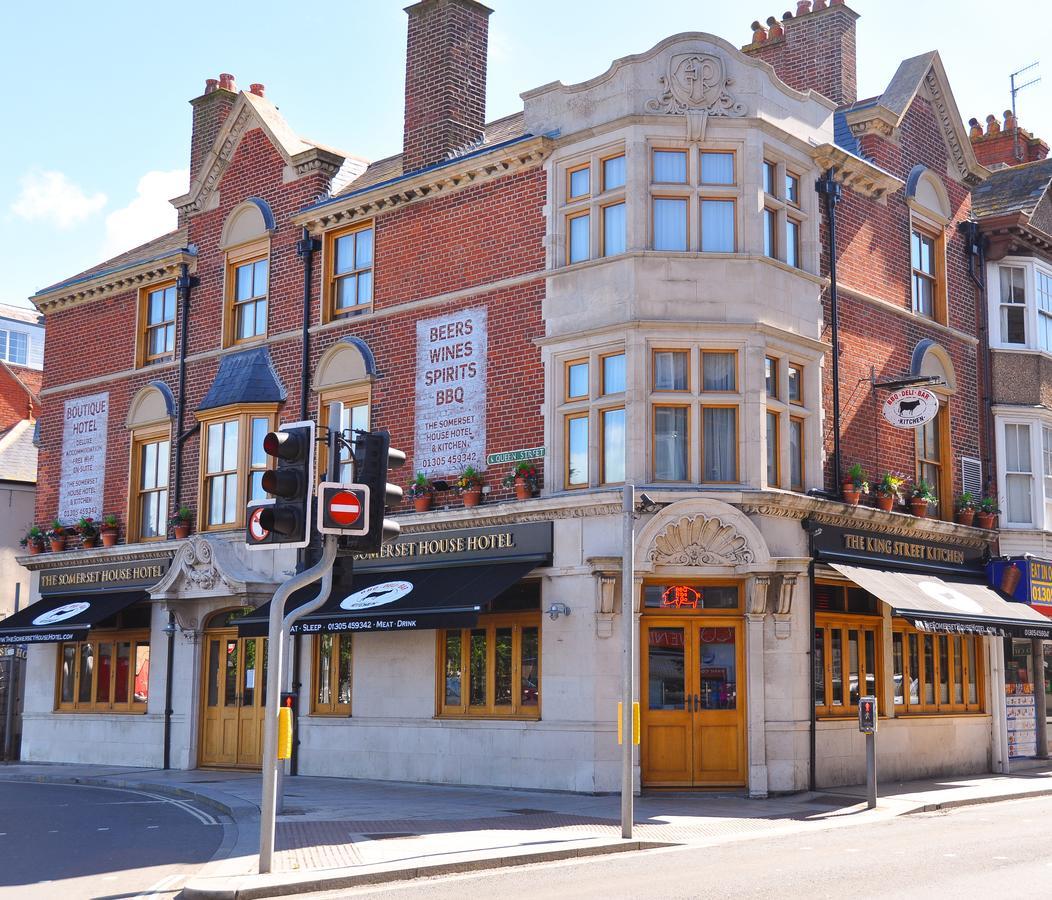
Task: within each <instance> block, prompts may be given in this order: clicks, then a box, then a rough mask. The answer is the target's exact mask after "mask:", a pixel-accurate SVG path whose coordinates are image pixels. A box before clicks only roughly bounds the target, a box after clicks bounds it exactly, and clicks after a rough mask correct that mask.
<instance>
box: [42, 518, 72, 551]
mask: <svg viewBox="0 0 1052 900" xmlns="http://www.w3.org/2000/svg"><path fill="white" fill-rule="evenodd" d="M68 535H69V529H68V528H66V526H65V525H63V524H62V523H61V522H60V521H59V520H58V519H55V521H54V522H52V523H51V527H50V528H49V529H48V530H47V534H46V535H45V537H46V538H47V541H48V543H50V544H51V552H52V553H61V552H62V551H63V550H65V549H66V537H67V536H68Z"/></svg>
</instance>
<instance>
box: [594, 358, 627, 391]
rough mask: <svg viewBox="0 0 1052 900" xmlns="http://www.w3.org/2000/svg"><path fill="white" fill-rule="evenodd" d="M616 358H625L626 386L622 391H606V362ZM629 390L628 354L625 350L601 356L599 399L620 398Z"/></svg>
mask: <svg viewBox="0 0 1052 900" xmlns="http://www.w3.org/2000/svg"><path fill="white" fill-rule="evenodd" d="M615 356H623V357H624V358H625V386H624V388H623V389H622V390H620V391H608V390H607V389H606V361H607V360H608V359H612V358H613V357H615ZM627 390H628V354H627V353H626V352H625V350H624V349H621V350H611V351H610V352H609V353H600V354H599V397H618V396H621V395H622V394H624V393H625V392H626V391H627Z"/></svg>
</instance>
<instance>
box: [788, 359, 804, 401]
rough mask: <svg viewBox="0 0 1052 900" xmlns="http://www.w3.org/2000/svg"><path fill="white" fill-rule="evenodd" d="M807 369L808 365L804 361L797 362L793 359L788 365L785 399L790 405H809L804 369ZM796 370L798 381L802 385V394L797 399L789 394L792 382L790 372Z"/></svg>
mask: <svg viewBox="0 0 1052 900" xmlns="http://www.w3.org/2000/svg"><path fill="white" fill-rule="evenodd" d="M805 369H806V366H805V365H804V364H803V363H797V362H792V361H790V362H789V364H788V366H787V370H786V378H785V399H786V401H787V402H788V403H789V405H790V406H806V405H807V401H806V400H805V397H806V392H805V390H804V371H805ZM794 371H795V372H796V373H797V378H796V383H797V384H798V385H799V386H800V396H799V397H797V398H796V399H795V400H794V399H793V398H792V397H790V396H789V385H790V384H792V379H791V378H790V377H789V374H790V373H792V372H794Z"/></svg>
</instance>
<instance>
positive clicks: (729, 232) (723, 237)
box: [701, 200, 734, 253]
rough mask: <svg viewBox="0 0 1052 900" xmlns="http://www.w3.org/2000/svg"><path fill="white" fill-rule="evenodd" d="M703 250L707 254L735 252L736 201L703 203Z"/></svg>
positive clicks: (709, 201) (706, 201) (708, 201)
mask: <svg viewBox="0 0 1052 900" xmlns="http://www.w3.org/2000/svg"><path fill="white" fill-rule="evenodd" d="M701 249H702V251H704V252H706V253H733V252H734V201H733V200H702V201H701Z"/></svg>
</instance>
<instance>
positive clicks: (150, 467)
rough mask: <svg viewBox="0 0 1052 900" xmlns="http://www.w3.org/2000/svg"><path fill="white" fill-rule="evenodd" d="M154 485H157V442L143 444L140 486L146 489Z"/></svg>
mask: <svg viewBox="0 0 1052 900" xmlns="http://www.w3.org/2000/svg"><path fill="white" fill-rule="evenodd" d="M155 487H157V444H156V443H152V444H143V447H142V488H143V490H146V491H148V490H150V489H152V488H155Z"/></svg>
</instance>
